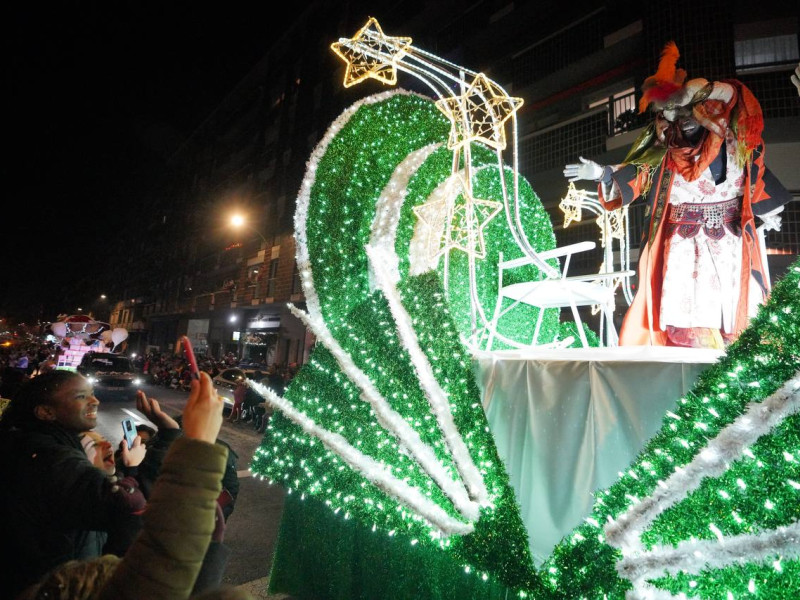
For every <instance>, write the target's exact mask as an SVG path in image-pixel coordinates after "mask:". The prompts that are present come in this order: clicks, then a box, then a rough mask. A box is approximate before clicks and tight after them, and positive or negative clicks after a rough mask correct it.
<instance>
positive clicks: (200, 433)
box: [183, 372, 223, 444]
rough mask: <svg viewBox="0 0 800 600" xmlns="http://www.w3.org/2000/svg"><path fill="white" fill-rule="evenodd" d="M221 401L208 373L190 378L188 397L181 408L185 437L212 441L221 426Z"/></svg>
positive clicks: (214, 439)
mask: <svg viewBox="0 0 800 600" xmlns="http://www.w3.org/2000/svg"><path fill="white" fill-rule="evenodd" d="M222 407H223V402H222V400H220V399H219V396H217V390H215V389H214V385H213V384H212V383H211V378H210V377H209V376H208V373H205V372H201V373H200V380H199V381H198V380H195V379H193V380H192V389H191V391H190V392H189V399H188V400H187V401H186V406H185V407H184V409H183V432H184V434H185V435H186V436H187V437H190V438H195V439H198V440H203V441H205V442H209V443H212V444H213V443H214V442H215V441H216V439H217V434H219V430H220V428H221V427H222Z"/></svg>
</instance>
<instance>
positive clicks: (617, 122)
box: [589, 87, 639, 135]
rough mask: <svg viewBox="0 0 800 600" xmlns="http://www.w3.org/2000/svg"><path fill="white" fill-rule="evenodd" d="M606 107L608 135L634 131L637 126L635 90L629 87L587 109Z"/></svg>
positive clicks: (597, 101) (592, 104)
mask: <svg viewBox="0 0 800 600" xmlns="http://www.w3.org/2000/svg"><path fill="white" fill-rule="evenodd" d="M604 105H607V106H608V119H609V120H608V133H609V135H618V134H620V133H624V132H626V131H629V130H630V129H635V128H636V127H637V126H638V124H639V119H638V115H639V107H638V106H637V104H636V89H635V88H633V87H630V88H628V89H625V90H623V91H621V92H616V93H614V94H612V95H611V96H609V97H607V98H602V99H600V100H596V101H594V102H592V103H591V104H589V109H592V108H596V107H598V106H604Z"/></svg>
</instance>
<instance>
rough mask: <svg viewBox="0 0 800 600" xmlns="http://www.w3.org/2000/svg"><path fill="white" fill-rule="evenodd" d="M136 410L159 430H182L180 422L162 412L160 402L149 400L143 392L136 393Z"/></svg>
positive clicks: (153, 399)
mask: <svg viewBox="0 0 800 600" xmlns="http://www.w3.org/2000/svg"><path fill="white" fill-rule="evenodd" d="M136 408H138V409H139V412H141V413H142V414H143V415H144V416H145V417H147V419H148V420H149V421H151V422H152V423H154V424H155V426H156V427H158V428H159V429H180V425H178V422H177V421H176V420H175V419H173V418H172V417H170V416H169V415H168V414H167V413H165V412H164V411H163V410H161V405H160V404H159V403H158V400H156V399H155V398H148V397H147V395H146V394H145V393H144V392H143V391H142V390H139V391H138V392H136Z"/></svg>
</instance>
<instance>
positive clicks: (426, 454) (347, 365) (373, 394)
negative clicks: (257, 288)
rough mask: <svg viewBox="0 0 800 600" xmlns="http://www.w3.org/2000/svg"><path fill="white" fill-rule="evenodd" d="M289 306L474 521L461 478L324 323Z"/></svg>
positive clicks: (477, 509)
mask: <svg viewBox="0 0 800 600" xmlns="http://www.w3.org/2000/svg"><path fill="white" fill-rule="evenodd" d="M289 309H290V310H291V311H292V314H294V315H295V316H296V317H297V318H298V319H300V320H302V321H303V323H304V324H305V325H306V327H308V328H309V329H310V330H311V331H312V332H313V333H314V335H315V336H317V340H318V341H319V342H320V343H321V344H323V345H324V346H325V347H326V348H327V349H328V350H330V352H331V354H333V356H334V358H336V360H337V362H338V363H339V366H340V367H341V368H342V371H343V372H344V373H345V375H347V377H348V378H349V379H350V381H352V382H353V383H354V384H355V385H356V386H357V387H358V388H359V389H360V390H361V399H362V400H364V401H365V402H367V403H368V404H369V405H370V407H371V408H372V410H373V413H374V414H375V417H376V418H377V419H378V422H379V423H380V424H381V426H382V427H383V428H384V429H386V430H387V431H389V432H390V433H392V434H393V435H394V436H395V437H396V438H397V439H398V440H399V441H400V442H401V443H402V445H403V446H404V447H405V448H406V449H407V450H408V452H409V454H411V456H413V457H414V459H416V461H417V463H418V464H419V466H420V468H421V469H422V470H423V471H425V472H426V473H427V474H428V475H430V477H431V478H432V479H433V480H434V481H435V482H436V483H437V485H438V486H439V487H440V488H441V489H442V491H443V492H444V493H445V494H446V495H447V497H448V498H450V500H452V501H453V505H454V506H455V507H456V509H457V510H458V512H459V513H461V514H462V515H463V516H464V517H466V518H467V519H470V520H472V521H477V520H478V518H479V517H480V507H479V506H478V504H476V503H475V502H472V501H471V500H470V499H469V497H468V496H467V493H466V490H465V489H464V487H463V486H462V485H461V483H460V482H457V481H454V480H453V478H452V477H451V476H450V474H449V473H448V472H447V470H446V469H445V468H444V465H442V463H441V462H439V459H438V458H436V454H435V453H434V451H433V449H432V448H430V446H428V445H427V444H425V443H424V442H423V441H422V439H421V438H420V437H419V434H418V433H417V431H416V430H415V429H414V428H413V427H411V425H409V424H408V422H407V421H406V420H405V419H404V418H403V417H402V416H401V415H400V414H399V413H397V412H396V411H394V410H393V409H392V407H391V405H390V404H389V402H388V401H387V400H386V399H385V398H384V397H383V396H382V395H381V393H380V391H378V389H377V388H376V387H375V384H374V383H373V382H372V380H370V378H369V376H367V374H366V373H364V372H363V371H362V370H361V369H359V368H358V365H356V364H355V362H353V359H352V357H351V356H350V354H349V353H348V352H347V351H346V350H345V349H344V348H342V347H341V346H340V345H339V342H337V341H336V339H335V338H334V337H333V336H332V335H331V334H330V331H328V329H327V327H325V326H324V323H322V322H321V321H320V320H319V319H314V318H313V317H312V316H311V315H308V314H306V313H304V312H303V311H301V310H299V309H298V308H297V307H295V306H293V305H289Z"/></svg>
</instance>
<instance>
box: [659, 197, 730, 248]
mask: <svg viewBox="0 0 800 600" xmlns="http://www.w3.org/2000/svg"><path fill="white" fill-rule="evenodd" d="M741 203H742V199H741V198H733V199H731V200H725V201H723V202H710V203H708V204H675V205H672V206H670V209H669V216H668V217H667V223H666V227H667V232H668V234H669V235H674V234H675V233H676V232H677V233H678V235H680V236H681V237H683V238H692V237H694V236H696V235H697V232H698V231H700V228H701V227H702V228H703V231H705V233H706V235H707V236H708V237H710V238H713V239H715V240H718V239H720V238H722V237H723V236H724V235H725V230H726V229H727V230H728V231H729V232H730V233H732V234H733V235H736V236H740V235H741V223H740V220H741V213H740V206H741Z"/></svg>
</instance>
